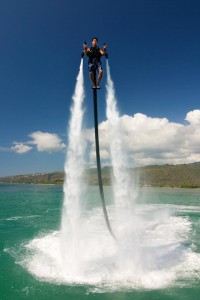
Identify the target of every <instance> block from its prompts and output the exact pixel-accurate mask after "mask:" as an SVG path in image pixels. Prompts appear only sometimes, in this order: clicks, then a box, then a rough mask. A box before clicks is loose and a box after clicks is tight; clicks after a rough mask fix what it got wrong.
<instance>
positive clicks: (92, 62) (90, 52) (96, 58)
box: [83, 37, 106, 89]
mask: <svg viewBox="0 0 200 300" xmlns="http://www.w3.org/2000/svg"><path fill="white" fill-rule="evenodd" d="M83 49H84V51H83V52H84V55H87V56H88V58H89V59H88V68H89V72H90V79H91V81H92V88H93V89H100V88H101V87H100V82H101V79H102V76H103V69H102V65H101V56H105V55H106V45H105V44H104V47H103V49H100V48H99V47H98V38H97V37H93V38H92V47H91V48H88V47H87V45H86V44H83ZM96 70H98V80H97V86H96V82H95V78H94V71H96Z"/></svg>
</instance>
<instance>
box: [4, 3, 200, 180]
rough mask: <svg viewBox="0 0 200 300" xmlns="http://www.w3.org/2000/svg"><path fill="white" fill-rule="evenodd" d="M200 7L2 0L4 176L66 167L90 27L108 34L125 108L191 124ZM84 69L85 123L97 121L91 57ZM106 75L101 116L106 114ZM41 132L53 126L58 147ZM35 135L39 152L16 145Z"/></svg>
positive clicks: (102, 37)
mask: <svg viewBox="0 0 200 300" xmlns="http://www.w3.org/2000/svg"><path fill="white" fill-rule="evenodd" d="M199 15H200V2H199V1H194V0H181V1H179V0H165V1H161V0H140V1H134V0H133V1H130V0H124V1H119V2H116V1H106V2H105V3H97V1H87V0H85V1H77V0H74V1H64V0H57V1H55V0H54V1H52V0H40V1H38V0H28V1H27V0H18V1H16V0H1V3H0V58H1V67H0V103H1V109H0V176H5V175H13V174H24V173H34V172H51V171H55V170H63V165H64V160H65V150H64V145H63V144H66V141H67V135H66V133H67V124H68V121H69V113H70V105H71V97H72V94H73V91H74V86H75V81H76V76H77V73H78V69H79V64H80V53H81V51H82V44H83V41H85V40H86V41H87V42H88V44H90V40H91V37H92V36H98V38H99V46H102V45H103V43H104V42H106V43H107V46H108V53H109V63H110V67H111V75H112V78H113V81H114V84H115V89H116V95H117V99H118V107H119V110H120V114H121V115H122V116H123V115H130V116H133V115H135V114H137V113H140V114H143V115H146V116H148V117H151V118H158V119H159V118H160V119H162V118H167V120H169V122H175V123H177V124H182V125H185V124H186V123H187V120H185V118H186V115H187V113H188V112H191V111H194V110H195V111H197V110H199V103H200V55H199V53H200V35H199V32H200V18H199ZM103 63H104V65H105V61H103ZM84 74H85V89H86V98H85V104H84V106H85V109H86V113H85V126H87V127H88V128H91V127H92V126H93V115H92V110H93V107H92V99H91V89H90V82H89V79H88V72H87V62H86V60H85V63H84ZM104 75H105V74H104ZM105 79H106V76H104V78H103V81H102V90H101V91H100V92H99V120H100V122H102V121H104V120H105V119H106V117H105V89H104V85H105ZM197 113H198V111H197ZM190 116H191V115H190ZM197 118H198V117H197ZM190 119H191V118H190ZM195 122H196V121H195ZM195 122H193V124H194V123H195ZM195 124H196V123H195ZM37 132H40V133H49V134H54V136H51V138H52V137H53V139H54V140H53V143H55V144H56V145H57V146H58V147H57V148H58V149H57V150H59V151H50V150H51V149H46V150H47V151H42V150H41V149H39V148H38V143H37V142H38V138H39V137H38V136H35V135H34V133H37ZM198 134H199V132H197V133H196V135H198ZM45 138H46V137H45ZM30 140H32V142H33V143H32V145H31V147H32V149H31V151H27V152H26V151H24V153H17V152H19V151H16V149H17V148H16V147H15V146H16V145H19V144H20V143H22V144H23V145H24V144H26V146H27V147H30V143H29V142H30ZM34 143H35V144H34ZM195 145H196V144H195ZM18 147H19V146H18ZM195 147H197V146H195ZM195 149H196V148H195ZM199 150H200V149H199ZM195 151H196V152H197V150H195ZM199 152H200V151H199Z"/></svg>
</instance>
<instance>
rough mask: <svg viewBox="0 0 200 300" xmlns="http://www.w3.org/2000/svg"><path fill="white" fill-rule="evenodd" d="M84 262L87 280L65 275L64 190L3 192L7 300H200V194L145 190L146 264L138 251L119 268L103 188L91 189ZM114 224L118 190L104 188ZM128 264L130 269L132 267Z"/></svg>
mask: <svg viewBox="0 0 200 300" xmlns="http://www.w3.org/2000/svg"><path fill="white" fill-rule="evenodd" d="M85 197H86V199H85V209H84V218H83V220H82V224H81V227H82V230H84V232H85V231H86V230H87V236H85V237H84V240H83V242H84V244H83V245H82V246H81V248H80V251H79V252H78V253H79V255H82V257H83V261H84V262H85V264H86V265H85V266H84V270H85V272H84V274H80V276H79V277H77V276H75V277H74V278H73V276H71V277H69V276H65V275H66V274H63V272H62V271H61V268H60V265H59V262H60V258H59V257H60V251H59V240H60V232H59V230H60V219H61V210H62V202H63V191H62V187H61V186H48V185H20V184H19V185H16V184H0V277H1V278H0V299H56V297H59V299H93V298H95V299H199V293H200V254H199V253H200V242H199V240H200V229H199V228H200V226H199V225H200V221H199V220H200V218H199V217H200V205H199V199H200V190H199V189H190V190H189V189H188V190H187V189H165V188H139V189H138V196H137V205H136V211H135V216H134V217H135V219H136V220H137V218H140V220H141V219H142V220H143V223H142V224H143V228H140V232H143V236H142V237H141V240H140V250H141V253H142V256H143V260H142V264H140V265H138V269H136V266H137V264H135V262H134V255H133V253H130V250H132V246H131V247H128V245H127V247H126V248H125V249H124V251H125V253H126V256H127V257H128V259H127V257H125V258H124V261H123V260H122V261H121V265H120V268H119V264H117V266H116V261H117V257H116V255H117V253H116V251H115V250H116V248H115V247H116V245H115V244H114V243H113V241H112V238H111V237H110V236H109V233H108V232H107V230H106V227H105V226H106V225H105V222H104V219H103V213H102V210H101V207H100V203H99V194H98V187H95V186H91V187H89V190H88V193H87V194H86V196H85ZM105 197H106V201H107V205H108V211H109V215H110V217H111V222H112V221H113V219H112V218H113V216H114V214H113V213H114V210H113V209H114V208H113V202H112V189H111V187H105ZM128 262H129V264H128Z"/></svg>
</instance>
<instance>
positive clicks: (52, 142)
mask: <svg viewBox="0 0 200 300" xmlns="http://www.w3.org/2000/svg"><path fill="white" fill-rule="evenodd" d="M120 130H121V134H120V136H122V141H121V142H122V145H123V148H124V151H125V152H126V154H127V157H128V160H127V161H128V165H129V166H144V165H150V164H182V163H193V162H197V161H200V110H199V109H196V110H193V111H190V112H188V113H187V115H186V117H185V124H180V123H175V122H170V121H169V120H168V119H166V118H152V117H150V116H146V115H144V114H142V113H136V114H134V115H133V116H130V115H123V116H121V117H120ZM84 134H85V139H86V141H87V142H88V149H89V150H88V151H87V156H88V160H89V163H90V165H91V166H95V165H96V153H95V140H94V128H91V129H86V130H85V132H84ZM29 138H30V140H29V141H27V142H14V143H13V146H12V147H11V148H6V147H0V151H13V152H15V153H17V154H25V153H28V152H30V151H31V150H33V149H34V148H35V147H36V149H37V151H38V152H48V153H53V152H58V151H63V150H64V149H65V148H66V145H65V144H64V143H63V142H62V139H61V138H60V137H59V135H57V134H56V133H48V132H42V131H35V132H32V133H31V134H29ZM99 138H100V149H101V159H102V164H110V152H109V146H110V136H109V123H108V121H104V122H102V123H100V124H99ZM34 146H35V147H34Z"/></svg>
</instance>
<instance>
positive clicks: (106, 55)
mask: <svg viewBox="0 0 200 300" xmlns="http://www.w3.org/2000/svg"><path fill="white" fill-rule="evenodd" d="M103 45H104V46H106V43H103ZM105 57H106V59H108V53H107V52H106V54H105Z"/></svg>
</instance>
